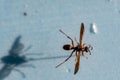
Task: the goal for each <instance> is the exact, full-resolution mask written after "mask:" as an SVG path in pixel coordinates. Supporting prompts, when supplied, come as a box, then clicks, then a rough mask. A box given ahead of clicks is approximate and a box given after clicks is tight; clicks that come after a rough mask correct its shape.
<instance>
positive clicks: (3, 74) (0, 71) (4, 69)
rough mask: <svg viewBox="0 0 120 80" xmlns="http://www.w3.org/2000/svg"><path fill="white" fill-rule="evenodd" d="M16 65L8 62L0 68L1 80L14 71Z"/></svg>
mask: <svg viewBox="0 0 120 80" xmlns="http://www.w3.org/2000/svg"><path fill="white" fill-rule="evenodd" d="M14 67H15V65H9V64H6V65H4V66H3V67H2V68H1V69H0V80H3V79H5V78H6V77H8V76H9V74H10V73H11V72H12V70H13V68H14Z"/></svg>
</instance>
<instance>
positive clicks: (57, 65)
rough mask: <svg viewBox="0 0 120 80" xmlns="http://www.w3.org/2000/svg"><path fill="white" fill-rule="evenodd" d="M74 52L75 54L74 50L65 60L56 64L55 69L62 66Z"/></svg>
mask: <svg viewBox="0 0 120 80" xmlns="http://www.w3.org/2000/svg"><path fill="white" fill-rule="evenodd" d="M74 52H75V50H73V51H72V52H71V54H70V55H69V56H68V58H67V59H65V60H64V61H63V62H62V63H60V64H58V65H57V66H56V68H57V67H59V66H60V65H62V64H63V63H65V62H66V61H67V60H68V59H69V58H70V57H71V56H72V54H73V53H74Z"/></svg>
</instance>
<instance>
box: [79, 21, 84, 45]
mask: <svg viewBox="0 0 120 80" xmlns="http://www.w3.org/2000/svg"><path fill="white" fill-rule="evenodd" d="M83 35H84V23H81V29H80V39H79V41H80V47H81V46H82V39H83Z"/></svg>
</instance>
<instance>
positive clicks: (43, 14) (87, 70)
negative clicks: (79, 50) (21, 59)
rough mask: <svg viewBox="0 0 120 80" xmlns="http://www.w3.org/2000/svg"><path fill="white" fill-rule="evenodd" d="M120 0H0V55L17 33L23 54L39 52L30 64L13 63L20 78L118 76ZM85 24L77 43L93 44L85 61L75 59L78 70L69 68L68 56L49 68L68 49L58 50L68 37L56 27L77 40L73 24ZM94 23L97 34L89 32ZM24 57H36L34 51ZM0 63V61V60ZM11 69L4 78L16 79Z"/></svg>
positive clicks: (110, 79)
mask: <svg viewBox="0 0 120 80" xmlns="http://www.w3.org/2000/svg"><path fill="white" fill-rule="evenodd" d="M118 4H120V1H119V0H0V55H1V57H2V56H4V55H6V54H8V53H7V52H8V50H9V49H10V47H11V45H12V43H13V41H14V39H15V38H16V37H17V36H18V35H22V39H21V42H23V43H24V45H25V47H26V48H27V47H28V46H29V45H32V48H31V49H30V50H29V51H28V52H27V53H33V54H34V53H39V54H40V55H39V56H37V57H38V58H39V57H40V59H39V60H38V61H34V62H30V63H29V64H33V65H34V66H36V68H35V69H32V68H29V67H22V68H21V67H19V68H18V69H20V70H21V71H22V72H24V73H25V75H26V78H24V80H102V79H103V80H118V79H119V78H120V76H119V74H120V69H119V68H120V63H119V60H120V53H119V52H120V42H119V41H120V32H119V30H120V5H118ZM81 22H84V24H85V35H84V39H83V42H85V43H89V44H91V45H92V46H93V47H94V49H93V51H92V55H91V56H89V55H88V57H89V59H88V60H86V59H84V58H83V57H82V58H81V65H80V70H79V72H78V73H77V74H76V75H73V72H74V57H72V58H71V59H70V60H69V61H68V62H66V63H65V64H63V65H62V66H60V67H59V68H57V69H56V68H55V66H56V65H57V64H59V63H60V62H61V61H63V60H64V59H65V58H66V57H64V55H65V56H66V55H68V54H69V53H70V52H69V51H64V50H63V49H62V46H63V44H65V43H70V41H69V40H68V39H67V38H66V37H65V36H63V35H62V34H61V33H60V32H59V29H62V30H63V31H64V32H66V33H67V34H69V35H70V36H71V37H72V38H74V37H77V39H79V38H78V37H79V28H80V27H79V26H80V24H81ZM92 23H95V24H96V26H97V29H98V33H97V34H92V33H91V32H90V26H91V24H92ZM29 57H36V56H35V55H32V56H29ZM1 66H2V64H1ZM22 79H23V78H22V76H21V75H20V74H19V73H18V72H16V71H12V73H11V74H10V75H9V76H8V77H6V78H5V80H22Z"/></svg>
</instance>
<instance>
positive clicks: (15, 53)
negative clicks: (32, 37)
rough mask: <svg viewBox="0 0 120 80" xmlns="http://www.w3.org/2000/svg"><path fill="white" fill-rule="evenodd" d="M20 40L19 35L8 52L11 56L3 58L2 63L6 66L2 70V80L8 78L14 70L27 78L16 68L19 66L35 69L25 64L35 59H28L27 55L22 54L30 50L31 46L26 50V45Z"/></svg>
mask: <svg viewBox="0 0 120 80" xmlns="http://www.w3.org/2000/svg"><path fill="white" fill-rule="evenodd" d="M20 39H21V35H19V36H18V37H17V38H16V39H15V41H14V42H13V45H12V47H11V49H10V50H9V52H8V53H9V54H8V55H6V56H3V57H2V58H1V63H3V64H4V66H3V67H2V68H1V69H0V80H3V79H5V78H6V77H8V76H9V74H10V73H11V72H12V70H15V71H17V72H19V73H20V74H21V75H22V76H23V77H24V78H25V74H24V73H23V72H21V71H20V70H19V69H17V68H16V67H18V66H21V67H26V66H28V67H32V68H34V66H33V65H25V63H27V62H29V61H32V60H34V59H33V58H29V59H28V58H27V57H26V55H27V54H22V53H23V52H25V51H27V50H28V49H30V47H31V46H29V47H28V48H26V49H24V45H23V43H21V42H20ZM23 49H24V50H23Z"/></svg>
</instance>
